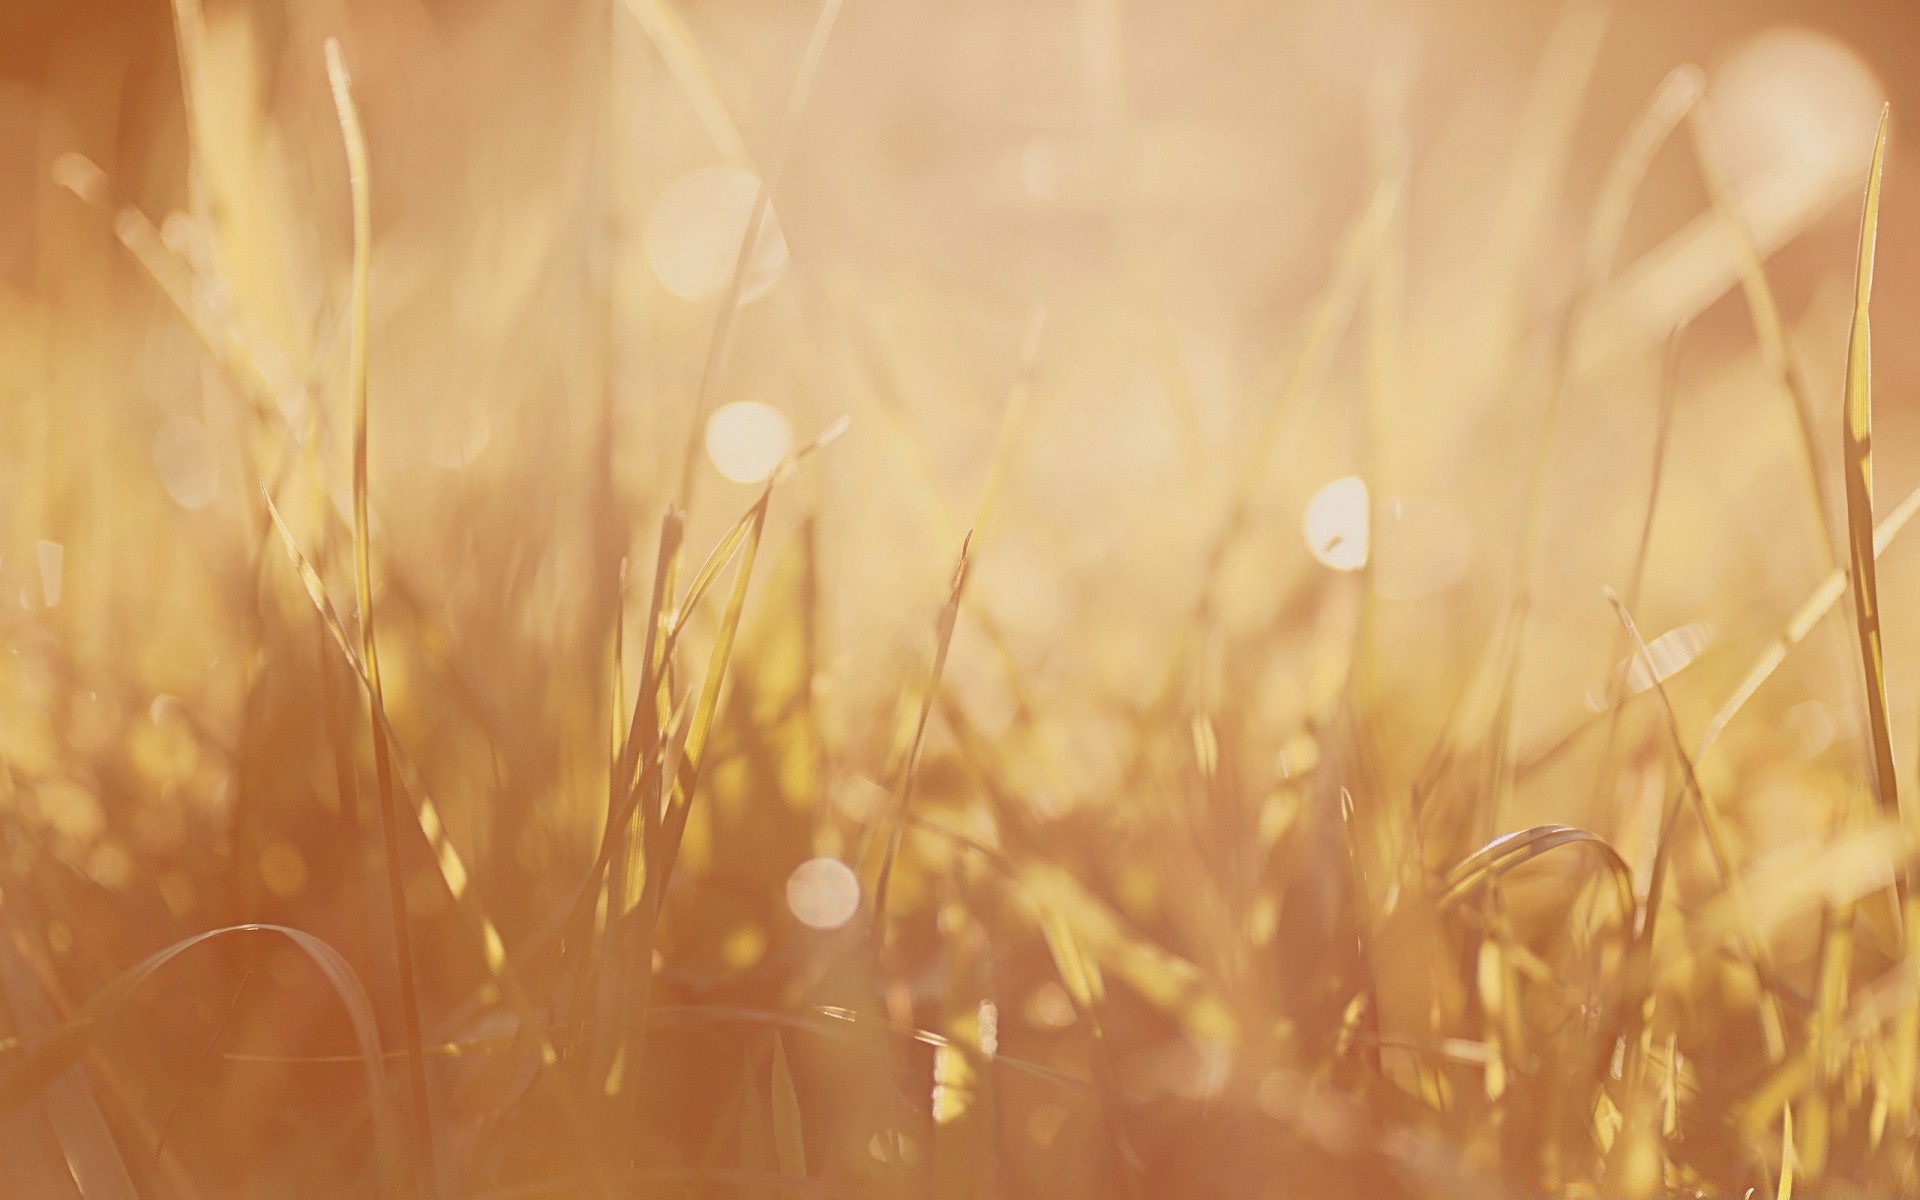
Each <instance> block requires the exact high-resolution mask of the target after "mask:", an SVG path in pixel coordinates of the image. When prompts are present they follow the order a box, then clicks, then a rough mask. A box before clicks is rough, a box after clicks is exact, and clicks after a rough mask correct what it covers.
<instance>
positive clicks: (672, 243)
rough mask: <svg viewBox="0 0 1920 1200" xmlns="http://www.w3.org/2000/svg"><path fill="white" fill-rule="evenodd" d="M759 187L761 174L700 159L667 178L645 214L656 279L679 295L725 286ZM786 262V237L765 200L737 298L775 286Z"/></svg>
mask: <svg viewBox="0 0 1920 1200" xmlns="http://www.w3.org/2000/svg"><path fill="white" fill-rule="evenodd" d="M759 195H760V180H759V179H758V178H756V177H755V176H754V175H753V174H751V173H750V172H747V171H742V170H740V169H739V168H738V167H703V168H701V169H700V170H697V171H690V172H688V173H687V174H685V175H682V176H680V178H678V179H676V180H674V181H673V182H672V183H670V184H668V185H667V186H666V189H665V190H664V191H662V192H661V193H660V198H659V199H658V200H656V201H655V202H654V205H653V211H652V212H651V213H649V214H648V216H647V235H646V249H647V264H648V265H649V266H650V267H652V268H653V274H654V278H656V279H658V280H659V281H660V286H662V287H664V288H666V289H667V290H668V291H669V292H672V293H673V294H674V295H676V296H678V297H680V298H681V299H682V300H707V299H711V298H712V297H714V296H718V295H719V294H721V292H723V291H725V290H726V287H727V284H728V282H729V281H731V280H732V278H733V269H734V264H735V262H736V261H737V260H738V259H739V257H740V243H741V242H742V241H743V240H744V239H745V238H746V235H747V221H748V219H749V218H750V217H751V216H752V214H753V208H754V201H755V200H756V199H758V198H759ZM786 269H787V240H786V238H785V236H784V235H782V234H781V232H780V222H779V218H778V217H777V216H776V215H775V214H774V213H773V211H772V206H771V205H769V206H768V212H767V216H766V217H765V218H764V219H763V221H762V224H761V233H760V240H759V244H758V245H757V246H756V247H755V249H754V254H753V260H752V262H750V263H749V264H748V266H747V276H746V279H745V280H744V281H742V284H741V288H740V303H742V304H747V303H750V302H751V301H754V300H757V299H759V298H760V297H761V296H764V295H766V294H767V293H768V292H770V291H772V290H773V287H774V285H775V284H776V283H778V282H779V281H780V276H781V275H782V274H783V273H784V272H785V271H786Z"/></svg>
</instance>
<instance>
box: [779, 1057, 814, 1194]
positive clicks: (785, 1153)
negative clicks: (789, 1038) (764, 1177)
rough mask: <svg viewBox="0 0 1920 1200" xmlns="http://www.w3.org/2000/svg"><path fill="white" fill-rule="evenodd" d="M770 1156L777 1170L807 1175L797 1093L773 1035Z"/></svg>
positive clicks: (805, 1147) (798, 1175)
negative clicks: (771, 1140) (776, 1165)
mask: <svg viewBox="0 0 1920 1200" xmlns="http://www.w3.org/2000/svg"><path fill="white" fill-rule="evenodd" d="M772 1092H773V1096H772V1099H773V1160H774V1162H775V1163H777V1164H778V1165H779V1167H780V1173H781V1174H782V1175H785V1176H788V1177H790V1178H794V1179H805V1178H806V1177H807V1146H806V1139H805V1137H804V1135H803V1133H802V1131H801V1127H800V1095H799V1093H798V1092H796V1091H795V1090H794V1087H793V1070H792V1068H790V1067H789V1066H788V1065H787V1048H786V1044H785V1043H784V1042H782V1041H781V1040H780V1035H779V1034H778V1033H775V1034H774V1035H773V1083H772Z"/></svg>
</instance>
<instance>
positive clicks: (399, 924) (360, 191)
mask: <svg viewBox="0 0 1920 1200" xmlns="http://www.w3.org/2000/svg"><path fill="white" fill-rule="evenodd" d="M326 54H327V78H328V80H329V82H330V83H331V84H332V89H333V105H334V111H335V113H336V115H337V116H338V117H339V121H340V136H341V140H342V142H343V143H344V144H345V146H346V152H347V179H348V183H349V186H350V188H351V192H352V199H353V298H352V308H351V310H350V313H349V317H348V319H349V321H350V326H349V334H348V350H347V355H348V360H347V361H348V366H347V386H348V388H349V389H350V392H351V395H350V401H351V408H352V412H353V560H354V577H355V582H356V590H357V593H358V597H359V607H360V646H361V659H362V661H363V662H364V663H365V665H366V670H367V692H368V695H369V703H370V706H371V708H372V714H373V715H372V717H371V720H370V725H371V727H372V736H373V765H374V778H375V785H376V788H377V790H378V793H379V800H380V833H381V839H382V842H383V844H384V845H385V847H386V874H387V902H388V907H389V909H390V910H391V915H392V918H393V944H394V957H395V958H396V959H397V960H398V961H397V964H396V966H397V969H398V971H399V975H400V1014H401V1021H402V1023H403V1027H404V1029H405V1034H406V1039H407V1045H406V1049H407V1051H408V1055H407V1078H408V1082H409V1084H410V1090H411V1091H412V1093H413V1120H414V1125H415V1129H414V1136H415V1137H416V1138H417V1139H418V1141H417V1143H416V1154H415V1158H416V1160H417V1161H416V1165H415V1169H416V1170H417V1171H418V1172H419V1187H420V1190H421V1191H422V1192H423V1193H424V1194H426V1195H427V1196H429V1197H437V1196H438V1195H439V1194H440V1184H439V1168H438V1166H437V1164H436V1163H435V1161H434V1150H433V1116H432V1112H431V1104H430V1102H429V1100H428V1096H427V1068H426V1059H425V1057H424V1056H423V1055H422V1053H421V1047H422V1046H423V1045H425V1041H426V1039H425V1038H424V1037H423V1036H422V1034H421V1032H420V995H419V988H418V984H417V982H416V980H415V977H414V965H413V934H412V931H411V929H410V927H409V919H408V916H407V891H406V878H405V868H404V867H403V866H402V863H401V855H400V816H399V804H398V802H397V801H396V800H395V799H394V795H393V764H392V761H391V756H390V754H389V751H388V748H387V730H386V720H385V714H386V697H385V694H384V692H383V691H382V688H381V683H380V653H379V646H378V641H377V639H376V638H375V636H374V614H373V562H372V553H371V551H370V549H369V545H370V541H371V537H370V530H369V528H368V520H367V290H368V283H369V280H370V276H371V274H372V265H373V207H372V199H371V195H372V193H371V191H370V190H369V186H368V179H367V176H368V165H367V142H366V135H365V133H364V132H363V131H362V130H361V127H360V112H359V109H358V108H356V107H355V105H354V102H353V83H352V80H351V78H350V77H349V76H348V74H347V65H346V60H345V59H344V57H343V56H342V55H341V52H340V43H339V42H338V41H336V40H333V39H329V40H328V41H327V46H326Z"/></svg>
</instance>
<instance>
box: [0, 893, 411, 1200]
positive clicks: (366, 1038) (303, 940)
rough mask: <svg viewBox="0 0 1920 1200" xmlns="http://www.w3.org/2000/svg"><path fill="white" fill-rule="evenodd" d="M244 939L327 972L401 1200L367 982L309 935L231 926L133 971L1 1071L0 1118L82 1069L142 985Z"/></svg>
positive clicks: (392, 1190)
mask: <svg viewBox="0 0 1920 1200" xmlns="http://www.w3.org/2000/svg"><path fill="white" fill-rule="evenodd" d="M244 933H274V934H279V935H280V936H282V937H285V938H286V939H288V940H289V941H291V942H292V943H293V944H294V946H295V947H296V948H297V949H299V950H300V952H301V953H303V954H305V955H306V956H307V957H308V958H309V959H311V960H312V962H313V964H314V965H315V966H316V967H318V968H319V969H320V973H321V974H322V975H323V976H325V977H326V980H327V982H328V983H329V984H330V985H332V987H333V990H334V993H335V994H336V995H337V996H338V997H339V998H340V1003H341V1006H342V1007H343V1008H345V1009H346V1013H347V1019H348V1021H349V1022H350V1023H351V1024H352V1026H353V1036H354V1041H355V1042H356V1043H357V1044H358V1045H359V1047H360V1053H361V1060H362V1061H363V1062H364V1063H365V1066H366V1073H367V1099H368V1104H369V1107H370V1110H371V1112H372V1114H373V1133H374V1141H375V1148H376V1150H377V1152H378V1154H379V1156H380V1162H381V1166H382V1171H383V1174H384V1175H385V1178H386V1183H387V1188H388V1192H389V1194H391V1195H395V1196H398V1195H399V1194H401V1193H400V1177H401V1169H400V1162H401V1159H400V1155H399V1151H398V1148H397V1146H396V1145H395V1143H394V1130H395V1129H396V1128H397V1127H398V1125H397V1122H396V1120H395V1117H394V1111H393V1102H392V1098H391V1097H390V1096H389V1095H388V1094H387V1083H386V1077H385V1075H384V1074H382V1072H381V1068H380V1064H381V1061H382V1054H381V1049H380V1031H379V1025H378V1023H377V1022H376V1021H375V1019H374V1015H373V1004H372V1002H371V1001H369V1000H368V999H367V992H366V989H365V988H364V987H362V986H361V983H360V977H359V976H358V975H356V974H355V973H354V970H353V967H352V966H351V965H350V964H349V963H348V962H347V960H346V959H345V958H344V957H343V956H342V955H341V954H340V952H339V951H338V950H335V949H334V948H333V947H332V946H330V945H328V944H327V943H326V942H324V941H322V940H321V939H319V938H317V937H315V936H313V935H312V934H310V933H306V932H304V931H302V930H298V929H293V928H289V927H288V926H285V925H260V924H254V925H231V926H227V927H225V928H222V929H213V930H208V931H207V932H205V933H198V934H195V935H193V936H192V937H188V938H182V939H181V940H180V941H177V942H175V943H173V944H172V945H171V946H167V947H165V948H163V949H161V950H157V951H155V952H154V953H152V954H150V955H148V956H147V957H146V958H143V959H141V960H140V961H139V962H137V963H135V964H134V965H133V966H131V967H128V968H127V969H126V970H125V971H122V972H121V973H120V974H119V975H118V976H117V977H116V978H115V979H114V980H113V981H112V982H111V983H109V984H107V986H105V987H104V988H101V989H100V990H99V991H98V992H96V993H94V995H93V996H92V997H91V998H90V999H89V1000H88V1001H87V1002H86V1003H85V1004H83V1005H81V1006H80V1009H79V1011H77V1012H76V1013H75V1014H74V1016H73V1019H72V1020H70V1021H68V1022H67V1023H66V1024H64V1025H62V1026H60V1027H59V1028H58V1029H55V1030H52V1031H49V1032H48V1033H47V1034H45V1035H43V1036H41V1037H39V1038H36V1039H34V1040H33V1041H32V1042H31V1043H23V1044H22V1045H21V1047H20V1048H19V1052H20V1054H21V1055H22V1056H23V1059H24V1061H22V1062H20V1063H19V1064H18V1065H14V1066H10V1067H9V1068H8V1069H6V1070H4V1071H0V1112H5V1111H7V1110H10V1109H12V1108H14V1107H15V1106H17V1105H19V1104H21V1103H24V1102H25V1101H27V1100H29V1099H31V1098H32V1097H33V1096H34V1095H35V1094H37V1093H38V1092H39V1091H40V1089H41V1088H43V1087H45V1086H46V1085H47V1084H48V1083H49V1082H51V1081H52V1080H53V1079H55V1078H57V1077H58V1076H59V1075H60V1074H61V1073H62V1072H63V1071H65V1070H66V1069H67V1068H68V1067H70V1066H72V1065H73V1064H74V1063H75V1062H77V1061H79V1059H80V1056H81V1055H83V1054H84V1053H86V1051H87V1048H88V1047H89V1046H91V1045H92V1043H93V1039H94V1038H95V1037H96V1036H98V1034H99V1032H100V1030H101V1029H102V1028H103V1027H104V1026H105V1025H106V1023H107V1022H109V1021H111V1020H112V1019H113V1018H114V1016H116V1015H117V1014H118V1013H119V1011H120V1010H121V1008H123V1007H124V1006H125V1005H126V1003H127V1001H128V1000H129V999H131V998H132V996H133V994H134V992H136V991H137V990H139V988H140V986H141V985H142V984H144V983H146V982H147V980H149V979H151V978H152V977H153V976H154V975H155V974H157V973H158V972H159V971H160V970H161V969H163V968H165V967H166V966H167V965H168V964H170V963H172V962H173V961H174V960H175V959H177V958H179V957H180V956H181V955H182V954H185V953H186V952H187V951H189V950H192V949H194V948H195V947H196V946H199V945H201V944H203V943H205V942H209V941H212V940H213V939H215V938H221V937H229V936H233V935H237V934H244Z"/></svg>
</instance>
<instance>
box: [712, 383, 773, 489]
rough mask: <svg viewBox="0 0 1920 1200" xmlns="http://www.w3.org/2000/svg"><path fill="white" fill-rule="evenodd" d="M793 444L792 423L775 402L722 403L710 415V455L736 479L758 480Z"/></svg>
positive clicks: (770, 471) (715, 464)
mask: <svg viewBox="0 0 1920 1200" xmlns="http://www.w3.org/2000/svg"><path fill="white" fill-rule="evenodd" d="M792 447H793V426H792V425H791V424H790V423H788V421H787V418H786V415H785V414H783V413H782V412H781V411H780V410H779V409H777V408H774V407H773V406H772V405H768V404H761V403H760V402H758V401H756V400H738V401H735V402H734V403H732V404H723V405H721V406H720V407H719V408H717V409H715V410H714V411H713V415H712V416H711V417H708V418H707V458H708V460H709V461H711V462H712V463H713V469H714V470H716V471H718V472H720V474H722V475H724V476H726V477H727V478H728V479H731V480H732V481H733V482H735V483H759V482H760V481H761V480H763V479H765V478H766V477H767V476H769V475H771V474H773V471H774V468H775V467H778V466H779V465H780V460H781V459H783V458H785V457H786V456H787V451H788V450H790V449H792Z"/></svg>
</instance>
